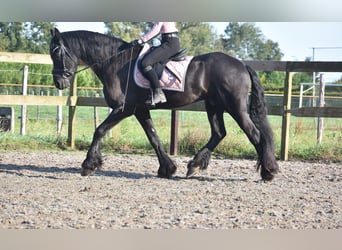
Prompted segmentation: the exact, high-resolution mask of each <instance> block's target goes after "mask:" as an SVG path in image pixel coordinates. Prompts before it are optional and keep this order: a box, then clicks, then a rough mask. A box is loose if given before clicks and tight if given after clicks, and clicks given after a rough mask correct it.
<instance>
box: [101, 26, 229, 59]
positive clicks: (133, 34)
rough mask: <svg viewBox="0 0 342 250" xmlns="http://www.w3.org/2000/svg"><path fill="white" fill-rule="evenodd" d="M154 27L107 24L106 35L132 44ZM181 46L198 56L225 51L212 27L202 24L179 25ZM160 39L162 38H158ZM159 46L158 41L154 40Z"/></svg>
mask: <svg viewBox="0 0 342 250" xmlns="http://www.w3.org/2000/svg"><path fill="white" fill-rule="evenodd" d="M152 26H153V23H152V22H111V23H105V27H106V28H107V32H106V34H108V35H113V36H116V37H118V38H121V39H123V40H124V41H127V42H130V41H133V40H135V39H138V38H139V37H140V36H141V35H142V34H144V33H146V32H148V31H149V30H150V29H151V28H152ZM177 28H178V30H179V36H180V44H181V47H183V48H188V54H191V55H198V54H203V53H207V52H210V51H217V50H218V49H219V50H223V47H222V46H220V43H221V41H220V40H219V39H218V37H217V35H216V33H214V31H213V28H212V26H210V25H209V24H208V23H202V22H182V23H177ZM156 39H160V37H156ZM154 43H155V44H158V41H157V40H154Z"/></svg>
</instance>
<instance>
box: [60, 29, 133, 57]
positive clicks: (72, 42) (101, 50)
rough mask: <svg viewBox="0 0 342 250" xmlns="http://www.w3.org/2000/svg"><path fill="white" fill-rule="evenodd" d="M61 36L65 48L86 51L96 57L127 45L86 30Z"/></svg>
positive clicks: (121, 41)
mask: <svg viewBox="0 0 342 250" xmlns="http://www.w3.org/2000/svg"><path fill="white" fill-rule="evenodd" d="M61 35H62V39H63V41H64V42H65V43H66V44H65V45H66V46H67V47H72V48H74V49H80V50H81V51H88V53H89V52H91V54H93V55H96V56H97V57H106V56H108V55H111V54H113V53H115V52H118V51H119V50H121V48H122V47H126V46H127V44H128V43H127V42H125V41H123V40H122V39H120V38H118V37H114V36H109V35H105V34H101V33H98V32H92V31H87V30H76V31H67V32H63V33H61ZM91 50H92V51H91Z"/></svg>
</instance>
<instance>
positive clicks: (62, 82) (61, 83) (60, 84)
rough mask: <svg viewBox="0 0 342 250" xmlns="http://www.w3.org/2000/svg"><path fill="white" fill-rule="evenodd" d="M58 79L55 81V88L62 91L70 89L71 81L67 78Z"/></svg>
mask: <svg viewBox="0 0 342 250" xmlns="http://www.w3.org/2000/svg"><path fill="white" fill-rule="evenodd" d="M56 78H57V79H54V80H53V81H54V83H55V86H56V88H57V89H60V90H63V89H66V88H69V87H70V81H69V79H66V78H59V77H56Z"/></svg>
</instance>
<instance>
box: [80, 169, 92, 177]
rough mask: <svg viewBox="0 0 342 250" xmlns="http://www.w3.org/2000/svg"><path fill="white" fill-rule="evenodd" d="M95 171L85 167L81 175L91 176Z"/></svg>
mask: <svg viewBox="0 0 342 250" xmlns="http://www.w3.org/2000/svg"><path fill="white" fill-rule="evenodd" d="M93 172H95V170H92V169H87V168H83V169H82V171H81V176H89V175H91V174H92V173H93Z"/></svg>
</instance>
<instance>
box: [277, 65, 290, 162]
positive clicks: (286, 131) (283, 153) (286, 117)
mask: <svg viewBox="0 0 342 250" xmlns="http://www.w3.org/2000/svg"><path fill="white" fill-rule="evenodd" d="M291 93H292V72H288V71H286V77H285V88H284V101H283V107H284V113H283V118H282V128H281V147H280V159H281V160H283V161H287V160H288V152H289V137H290V119H291V113H290V109H291Z"/></svg>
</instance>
